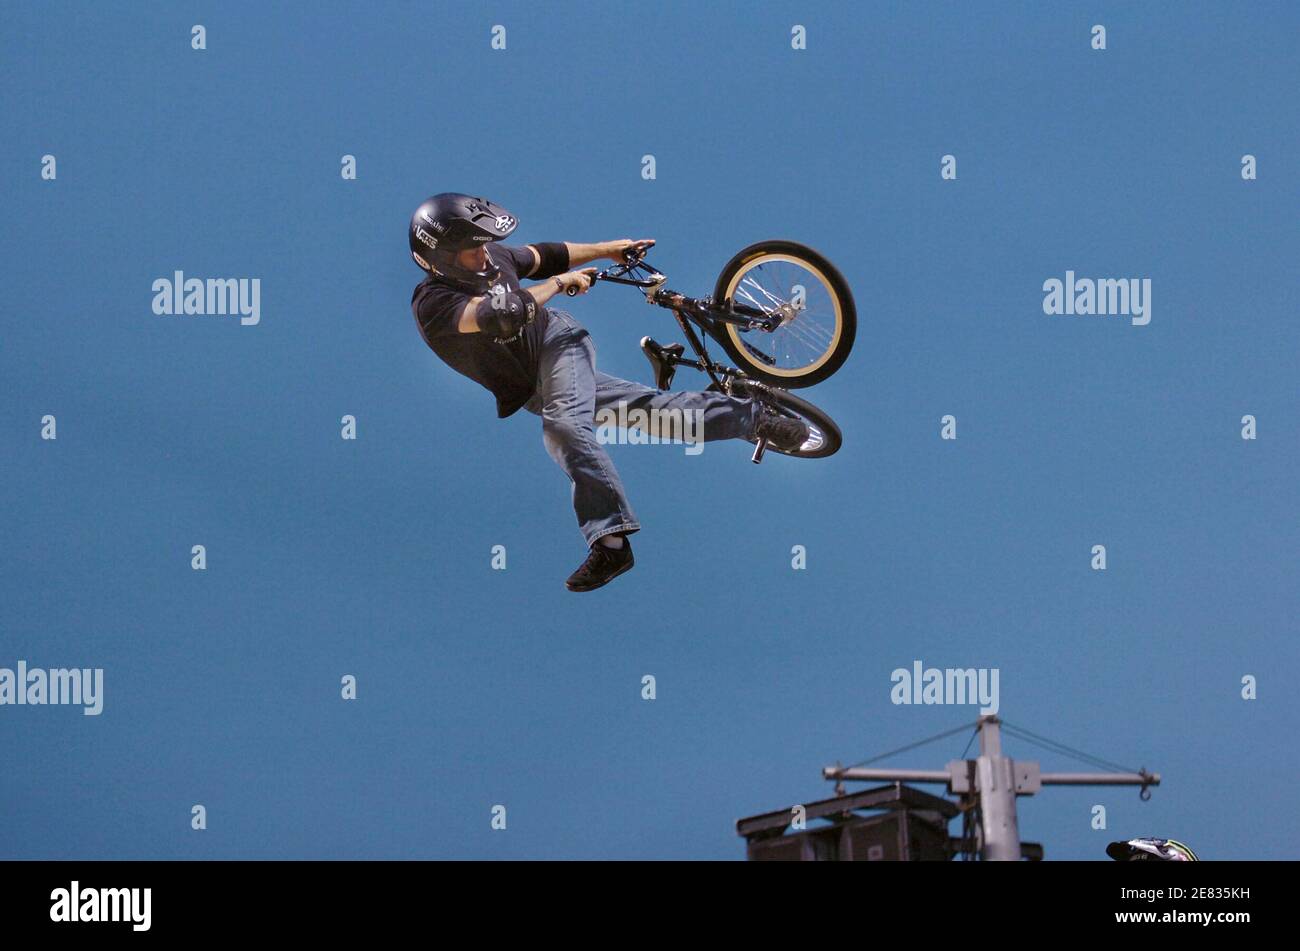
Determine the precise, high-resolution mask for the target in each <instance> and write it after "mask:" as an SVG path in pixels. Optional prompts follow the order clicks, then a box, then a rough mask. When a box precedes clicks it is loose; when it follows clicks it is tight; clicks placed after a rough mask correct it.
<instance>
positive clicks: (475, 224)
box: [410, 192, 519, 294]
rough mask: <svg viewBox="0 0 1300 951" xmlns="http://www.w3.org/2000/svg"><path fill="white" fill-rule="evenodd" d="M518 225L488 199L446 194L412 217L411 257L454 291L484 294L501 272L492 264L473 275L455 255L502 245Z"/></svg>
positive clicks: (510, 215)
mask: <svg viewBox="0 0 1300 951" xmlns="http://www.w3.org/2000/svg"><path fill="white" fill-rule="evenodd" d="M518 224H519V221H518V219H517V218H515V216H514V215H512V214H510V212H508V211H506V210H505V209H504V208H502V207H501V206H500V205H497V204H493V203H492V202H490V201H488V200H487V199H486V198H475V197H474V196H472V195H462V194H459V193H458V192H443V193H442V194H441V195H434V196H433V197H432V198H430V199H428V200H427V201H426V202H425V203H424V204H422V205H421V206H420V207H419V208H417V209H415V214H413V215H411V233H410V238H411V257H413V258H415V263H416V264H418V265H420V267H422V268H424V270H426V271H428V272H429V273H430V274H432V275H433V276H434V277H436V278H439V279H440V280H442V281H445V282H446V283H448V284H451V285H452V286H453V287H457V288H459V289H461V290H464V291H468V292H470V293H473V294H482V293H483V292H484V291H486V290H487V289H488V287H489V286H490V285H491V284H492V282H493V281H494V280H496V278H497V275H498V273H499V272H500V269H499V268H498V267H497V266H496V265H494V264H492V262H491V261H489V262H488V266H487V268H485V269H484V270H482V271H471V270H469V269H468V268H463V267H461V266H460V265H458V264H457V263H456V255H457V254H458V253H460V252H461V251H465V250H468V249H469V248H473V247H476V246H478V245H480V244H484V243H486V242H489V241H500V240H501V239H502V238H504V237H506V236H508V235H509V234H510V233H511V232H512V231H514V230H515V228H516V226H518Z"/></svg>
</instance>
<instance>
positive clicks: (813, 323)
mask: <svg viewBox="0 0 1300 951" xmlns="http://www.w3.org/2000/svg"><path fill="white" fill-rule="evenodd" d="M713 300H714V301H715V302H717V303H722V302H723V301H727V300H730V301H733V302H734V303H736V304H743V305H746V306H748V307H753V308H757V309H759V310H762V311H763V312H765V313H769V314H770V313H782V314H784V315H785V316H784V317H783V319H782V322H781V325H780V326H779V327H777V329H776V330H774V331H772V332H770V333H769V332H767V331H763V330H742V329H741V328H739V327H737V326H735V325H734V324H726V325H724V326H722V327H721V328H720V329H719V333H718V341H719V342H720V343H721V344H722V346H723V349H725V350H726V351H727V354H728V355H729V356H730V357H731V358H732V359H733V360H735V361H736V363H737V365H738V366H739V367H740V368H741V369H743V370H744V371H745V373H746V375H747V376H750V377H752V378H754V379H757V380H762V381H763V382H764V383H770V384H772V385H774V386H781V387H794V388H798V387H803V386H812V385H813V384H814V383H820V382H821V381H822V380H824V379H826V378H827V377H828V376H830V375H831V374H832V373H834V372H835V371H836V370H838V369H839V368H840V367H841V366H843V365H844V361H845V360H847V359H848V356H849V351H850V350H852V349H853V338H854V337H855V336H856V334H857V325H858V317H857V309H856V307H855V306H854V303H853V294H852V293H851V292H850V291H849V285H848V282H847V281H845V280H844V276H843V275H842V274H840V272H839V271H838V270H837V269H836V267H835V265H833V264H831V262H830V261H828V260H826V258H824V257H822V255H821V254H819V253H818V252H816V251H814V250H813V249H812V248H810V247H808V246H807V245H803V244H798V243H796V242H794V241H760V242H759V243H757V244H751V245H750V246H749V247H747V248H744V249H742V250H741V251H740V252H738V253H737V254H736V256H735V257H733V258H732V259H731V260H730V261H728V262H727V266H726V267H724V268H723V269H722V273H721V274H719V275H718V280H717V283H716V284H715V285H714V290H713Z"/></svg>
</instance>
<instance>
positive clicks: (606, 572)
mask: <svg viewBox="0 0 1300 951" xmlns="http://www.w3.org/2000/svg"><path fill="white" fill-rule="evenodd" d="M635 563H636V562H635V559H633V558H632V543H631V542H630V541H628V540H627V536H624V537H623V547H622V548H610V547H609V546H608V545H602V544H601V543H600V542H596V544H594V545H592V546H591V551H590V552H588V554H587V560H586V561H584V562H583V563H582V564H581V565H579V566H578V570H577V571H575V572H574V573H573V574H571V575H569V580H568V581H566V582H564V586H565V587H566V588H568V589H569V590H570V591H594V590H595V589H596V588H599V587H600V586H601V585H604V584H609V583H610V582H611V581H613V580H614V579H615V578H617V577H618V576H619V575H621V574H622V573H623V572H625V571H627V570H628V569H629V568H631V567H632V565H633V564H635Z"/></svg>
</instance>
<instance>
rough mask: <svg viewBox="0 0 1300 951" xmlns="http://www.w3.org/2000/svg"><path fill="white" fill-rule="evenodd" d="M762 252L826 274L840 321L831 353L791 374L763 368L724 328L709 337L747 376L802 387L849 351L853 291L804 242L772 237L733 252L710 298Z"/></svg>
mask: <svg viewBox="0 0 1300 951" xmlns="http://www.w3.org/2000/svg"><path fill="white" fill-rule="evenodd" d="M763 254H789V255H790V256H791V257H799V258H803V259H804V260H806V261H807V262H808V263H809V264H811V265H813V266H815V267H816V268H817V269H818V270H820V271H821V272H822V273H823V274H824V275H825V276H826V280H827V281H828V282H829V283H830V285H831V290H833V291H834V292H835V294H836V296H837V297H838V298H839V300H840V317H841V323H842V326H841V328H840V339H839V342H838V343H837V344H836V346H835V349H834V351H833V352H832V353H831V356H830V357H829V358H828V359H827V360H826V362H824V363H823V364H822V365H821V366H819V367H817V369H815V370H812V371H810V372H808V373H804V374H798V375H793V376H787V375H780V374H775V373H769V372H767V371H766V370H764V369H763V367H762V365H761V364H759V363H758V362H757V361H755V360H754V359H753V358H751V357H750V356H749V355H748V354H746V353H744V352H743V351H742V350H741V349H740V348H739V347H737V346H736V345H735V343H734V342H733V341H732V339H731V335H730V334H728V333H727V332H726V331H725V329H724V330H722V331H721V332H719V333H718V334H716V335H715V334H710V336H712V337H713V339H714V340H716V341H717V342H718V343H719V344H721V345H722V349H723V350H725V351H726V352H727V355H728V356H729V357H731V359H733V360H735V361H736V364H737V365H738V366H739V367H740V368H741V369H743V370H744V371H745V374H746V375H747V376H750V377H752V378H753V379H756V380H760V381H762V382H764V383H768V384H770V385H772V386H779V387H782V388H785V389H801V388H803V387H806V386H813V385H814V384H817V383H820V382H822V381H823V380H825V379H827V378H829V377H830V376H831V375H832V374H833V373H835V372H836V371H838V370H839V369H840V367H842V366H843V365H844V361H846V360H847V359H848V358H849V353H850V352H851V351H852V350H853V341H854V339H855V338H856V337H857V330H858V313H857V305H856V304H855V303H854V301H853V293H852V291H850V290H849V282H848V281H846V280H845V279H844V275H843V274H841V273H840V271H839V268H837V267H836V266H835V265H834V264H832V263H831V262H830V261H829V260H827V258H826V256H825V255H823V254H822V253H821V252H819V251H817V250H816V249H814V248H810V247H808V245H806V244H800V243H799V242H798V241H786V240H781V239H773V240H770V241H759V242H757V243H756V244H751V245H749V246H748V247H745V248H741V249H740V250H739V251H737V252H736V253H735V254H734V255H733V256H732V258H731V260H730V261H728V262H727V264H726V266H725V267H723V269H722V271H721V272H720V273H719V274H718V279H717V281H716V282H715V283H714V286H713V299H714V300H715V301H721V300H722V298H723V296H724V295H725V294H726V289H727V285H728V284H729V283H730V282H731V279H732V277H733V276H735V274H736V272H737V271H739V270H740V268H741V267H742V266H743V265H744V264H746V263H747V262H749V261H752V260H753V259H754V258H756V257H758V256H760V255H763Z"/></svg>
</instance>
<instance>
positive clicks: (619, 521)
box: [524, 308, 760, 545]
mask: <svg viewBox="0 0 1300 951" xmlns="http://www.w3.org/2000/svg"><path fill="white" fill-rule="evenodd" d="M547 311H548V314H549V317H550V319H549V321H548V322H547V326H546V329H545V331H544V333H543V337H542V348H541V357H540V360H539V363H538V370H537V390H536V391H535V392H534V393H533V396H532V398H531V399H530V400H529V401H528V402H527V403H526V404H525V405H524V409H526V410H528V411H529V412H530V413H533V414H535V415H538V416H540V417H542V441H543V442H544V443H545V444H546V451H547V452H548V453H550V455H551V458H552V459H554V460H555V461H556V462H557V463H558V464H559V466H560V468H561V469H563V470H564V474H565V475H567V476H568V477H569V481H570V482H572V483H573V508H574V511H575V512H576V513H577V516H578V525H579V527H580V528H581V530H582V535H583V537H584V538H585V539H586V540H587V544H588V545H593V544H595V542H596V540H597V539H598V538H600V537H602V536H604V535H610V534H613V533H614V532H619V533H622V534H631V533H632V532H635V531H637V530H638V529H639V528H640V527H641V525H640V523H639V522H638V521H637V519H636V515H635V513H633V511H632V506H631V505H630V504H629V503H628V500H627V495H626V494H625V493H624V491H623V482H622V480H621V479H619V477H618V471H617V470H616V469H615V468H614V463H613V461H612V460H611V459H610V458H609V454H608V453H606V452H605V447H604V446H602V445H601V444H600V443H599V442H598V441H597V440H596V432H595V421H596V414H597V413H599V412H600V411H601V410H606V409H607V410H608V411H609V412H610V413H611V414H612V413H615V412H617V411H618V410H619V407H620V404H622V408H623V410H624V414H626V413H628V412H631V411H632V410H643V411H650V410H668V409H673V410H680V411H683V412H689V413H692V414H694V416H695V418H697V419H698V420H700V426H701V431H700V436H701V437H702V438H703V439H704V440H706V441H711V440H716V439H736V438H741V439H743V438H748V437H749V436H750V435H751V434H752V433H753V432H754V427H755V426H756V425H757V423H758V416H759V412H760V407H759V405H758V403H757V402H756V401H754V400H752V399H740V398H738V397H733V396H727V395H726V394H725V393H704V392H682V393H673V392H669V391H668V390H656V389H655V388H654V387H650V386H645V385H643V384H641V383H633V382H631V381H630V380H620V379H619V378H618V377H615V376H610V375H609V374H607V373H601V372H600V371H599V370H597V369H596V348H595V345H594V344H592V342H591V335H590V334H588V333H587V331H586V329H585V328H584V327H582V326H581V325H580V324H579V323H578V322H577V321H576V320H574V319H573V315H572V314H569V313H568V312H566V311H563V310H553V309H551V308H547ZM624 418H626V416H624Z"/></svg>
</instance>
